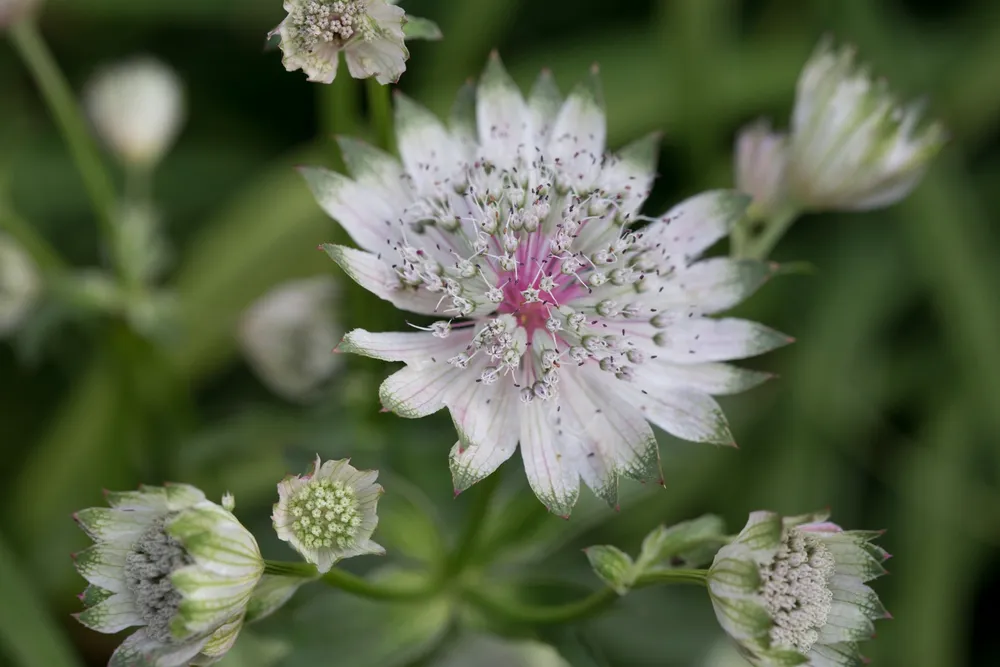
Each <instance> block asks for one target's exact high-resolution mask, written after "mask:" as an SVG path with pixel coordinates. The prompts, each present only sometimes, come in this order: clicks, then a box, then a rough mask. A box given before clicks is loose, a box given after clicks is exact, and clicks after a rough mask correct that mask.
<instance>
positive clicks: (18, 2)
mask: <svg viewBox="0 0 1000 667" xmlns="http://www.w3.org/2000/svg"><path fill="white" fill-rule="evenodd" d="M39 5H41V0H0V30H2V29H3V28H6V27H7V26H11V25H14V23H16V22H17V21H18V20H20V19H21V18H23V17H25V16H28V15H29V14H30V13H31V12H33V11H35V9H36V8H37V7H38V6H39Z"/></svg>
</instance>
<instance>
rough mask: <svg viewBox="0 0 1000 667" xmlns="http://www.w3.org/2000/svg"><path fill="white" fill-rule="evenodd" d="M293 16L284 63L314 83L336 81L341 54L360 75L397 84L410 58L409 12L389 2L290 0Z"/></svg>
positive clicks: (284, 28)
mask: <svg viewBox="0 0 1000 667" xmlns="http://www.w3.org/2000/svg"><path fill="white" fill-rule="evenodd" d="M284 7H285V11H286V12H288V16H287V17H286V18H285V20H284V21H282V22H281V25H279V26H278V27H277V28H275V29H274V32H273V33H272V34H274V33H277V34H279V35H281V50H282V52H283V53H284V58H283V59H282V62H283V63H284V65H285V69H287V70H288V71H289V72H293V71H295V70H297V69H301V70H302V71H303V72H305V73H306V74H307V75H308V76H309V80H310V81H316V82H319V83H331V82H332V81H333V79H334V77H336V76H337V64H338V60H339V58H340V52H341V51H343V52H344V58H345V59H346V60H347V69H348V71H350V73H351V76H353V77H354V78H355V79H367V78H369V77H375V79H376V81H378V82H379V83H381V84H383V85H384V84H387V83H393V82H395V81H397V80H398V79H399V77H400V75H401V74H402V73H403V72H404V71H405V70H406V60H407V58H409V57H410V52H409V51H407V49H406V46H405V45H404V44H403V20H404V16H405V12H404V11H403V10H402V9H400V8H399V7H395V6H393V5H391V4H389V3H387V2H386V1H385V0H285V3H284Z"/></svg>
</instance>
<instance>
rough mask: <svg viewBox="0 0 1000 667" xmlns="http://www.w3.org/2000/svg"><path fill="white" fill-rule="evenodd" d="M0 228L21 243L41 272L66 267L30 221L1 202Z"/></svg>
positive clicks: (57, 270)
mask: <svg viewBox="0 0 1000 667" xmlns="http://www.w3.org/2000/svg"><path fill="white" fill-rule="evenodd" d="M0 229H2V230H4V231H6V232H7V233H8V234H10V235H11V236H12V237H14V239H16V240H17V242H18V243H20V244H21V247H22V248H24V250H25V251H26V252H27V253H28V254H29V255H31V258H32V259H33V260H35V264H37V265H38V268H39V269H40V270H41V271H42V272H43V273H49V274H52V273H57V272H59V271H63V270H65V269H67V268H68V267H67V266H66V263H65V262H64V261H63V259H62V257H61V256H60V255H59V253H58V252H56V250H55V249H54V248H53V247H52V246H51V245H49V242H48V241H47V240H46V239H45V237H44V236H42V235H41V234H39V233H38V232H37V231H36V230H35V228H34V226H33V225H32V224H31V223H30V222H28V221H27V220H25V219H24V218H22V217H21V216H20V215H18V214H17V213H16V212H14V211H12V210H11V209H10V208H7V207H6V206H3V205H2V204H0Z"/></svg>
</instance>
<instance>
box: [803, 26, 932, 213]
mask: <svg viewBox="0 0 1000 667" xmlns="http://www.w3.org/2000/svg"><path fill="white" fill-rule="evenodd" d="M943 143H944V130H943V128H942V127H941V125H940V124H938V123H923V122H921V109H920V105H919V104H911V105H910V106H907V107H903V106H900V105H899V104H898V102H897V100H896V98H895V97H894V96H893V95H892V93H891V92H890V91H889V90H888V88H887V86H886V84H885V82H884V81H873V80H872V78H871V76H870V75H869V74H868V72H867V71H866V70H865V69H863V68H859V67H858V66H857V65H856V64H855V62H854V49H853V48H851V47H844V48H841V49H840V50H839V51H836V50H834V49H832V48H831V47H830V45H829V44H828V43H825V42H824V43H823V44H821V45H820V47H819V49H818V50H817V51H816V53H815V54H814V55H813V57H812V58H811V59H810V60H809V62H808V63H806V66H805V69H804V70H803V71H802V75H801V76H800V77H799V83H798V91H797V94H796V99H795V111H794V113H793V115H792V132H791V139H790V148H789V158H788V160H789V165H788V187H789V190H790V194H791V196H792V198H793V199H794V200H795V201H796V202H798V203H799V204H800V205H801V206H802V207H804V208H806V209H810V210H830V209H832V210H866V209H872V208H879V207H882V206H888V205H889V204H892V203H894V202H896V201H898V200H900V199H902V198H903V197H905V196H906V195H907V194H909V193H910V191H911V190H913V188H914V187H915V186H916V185H917V183H918V182H919V181H920V178H921V177H922V176H923V173H924V170H925V167H926V166H927V163H928V162H929V161H930V159H931V158H932V157H933V156H934V155H935V154H936V153H937V152H938V151H939V150H940V149H941V146H942V145H943Z"/></svg>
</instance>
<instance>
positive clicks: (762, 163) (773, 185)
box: [736, 120, 788, 218]
mask: <svg viewBox="0 0 1000 667" xmlns="http://www.w3.org/2000/svg"><path fill="white" fill-rule="evenodd" d="M787 142H788V137H787V136H786V135H784V134H781V133H778V132H772V131H771V126H770V124H769V123H768V122H767V121H763V120H761V121H757V122H756V123H753V124H751V125H748V126H747V127H745V128H743V129H742V130H741V131H740V134H739V137H738V138H737V140H736V188H737V189H738V190H740V191H741V192H745V193H747V194H748V195H750V196H751V197H753V203H751V205H750V206H751V208H752V209H753V211H752V213H753V216H754V217H757V218H766V217H770V216H773V215H775V214H776V213H778V212H779V211H780V210H781V209H782V207H784V206H786V205H787V204H788V201H787V198H788V197H787V192H786V186H785V177H786V165H787V162H788V153H787Z"/></svg>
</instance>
